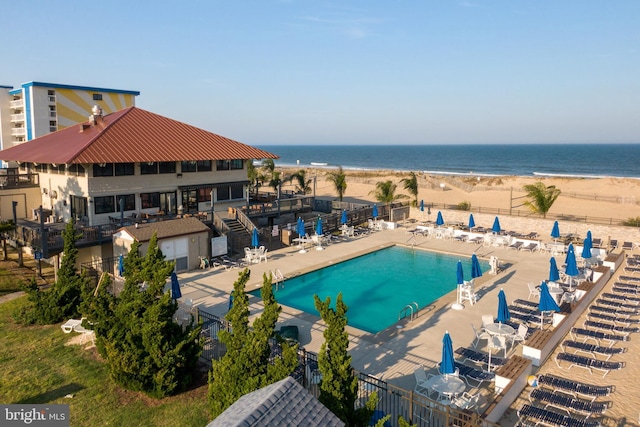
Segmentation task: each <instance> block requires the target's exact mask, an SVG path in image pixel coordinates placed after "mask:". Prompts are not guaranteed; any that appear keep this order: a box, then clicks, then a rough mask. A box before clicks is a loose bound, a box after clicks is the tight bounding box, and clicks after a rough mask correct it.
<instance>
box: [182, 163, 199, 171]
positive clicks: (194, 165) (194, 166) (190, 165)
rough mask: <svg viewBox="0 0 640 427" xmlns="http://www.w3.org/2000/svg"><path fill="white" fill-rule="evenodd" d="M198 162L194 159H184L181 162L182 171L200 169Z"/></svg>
mask: <svg viewBox="0 0 640 427" xmlns="http://www.w3.org/2000/svg"><path fill="white" fill-rule="evenodd" d="M197 168H198V163H197V162H193V161H182V162H180V169H181V171H182V173H186V172H197V171H198V169H197Z"/></svg>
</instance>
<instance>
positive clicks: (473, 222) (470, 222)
mask: <svg viewBox="0 0 640 427" xmlns="http://www.w3.org/2000/svg"><path fill="white" fill-rule="evenodd" d="M475 226H476V222H475V221H474V219H473V214H469V230H471V229H472V228H473V227H475Z"/></svg>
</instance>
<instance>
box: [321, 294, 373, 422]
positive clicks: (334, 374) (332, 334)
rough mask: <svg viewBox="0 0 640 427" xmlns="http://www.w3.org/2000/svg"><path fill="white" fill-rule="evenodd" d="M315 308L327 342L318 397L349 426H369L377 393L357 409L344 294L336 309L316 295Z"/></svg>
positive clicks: (324, 346)
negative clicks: (320, 319)
mask: <svg viewBox="0 0 640 427" xmlns="http://www.w3.org/2000/svg"><path fill="white" fill-rule="evenodd" d="M313 298H314V300H315V306H316V310H318V312H319V313H320V317H322V320H324V322H325V324H326V325H327V328H326V329H325V330H324V332H323V336H324V343H322V346H321V347H320V353H319V354H318V368H319V369H320V372H321V373H322V381H321V383H320V397H319V400H320V402H322V404H323V405H324V406H326V407H327V408H328V409H329V410H330V411H331V412H333V413H334V414H335V415H336V416H338V418H340V419H341V420H342V421H344V423H345V424H346V425H347V426H366V425H368V423H369V420H370V419H371V415H373V411H374V409H375V405H376V403H377V393H372V394H371V395H370V396H369V400H368V402H367V403H366V405H365V407H364V408H359V409H355V402H356V398H357V391H358V378H357V377H356V376H355V375H354V374H353V368H352V367H351V355H350V354H349V353H348V351H347V349H348V347H349V334H348V333H347V332H346V331H345V327H346V326H347V306H346V304H344V302H342V293H339V294H338V298H337V299H336V308H335V309H334V308H331V307H330V305H331V298H329V297H327V298H326V299H325V300H324V301H322V300H320V298H319V297H318V295H314V296H313Z"/></svg>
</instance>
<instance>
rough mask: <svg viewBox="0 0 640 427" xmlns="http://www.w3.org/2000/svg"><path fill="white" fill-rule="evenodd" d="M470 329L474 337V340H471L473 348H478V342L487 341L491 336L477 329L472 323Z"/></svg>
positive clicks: (482, 329)
mask: <svg viewBox="0 0 640 427" xmlns="http://www.w3.org/2000/svg"><path fill="white" fill-rule="evenodd" d="M471 328H473V333H474V334H475V335H476V338H475V339H474V340H473V348H476V347H478V342H480V340H487V341H488V340H489V338H491V335H489V333H488V332H486V331H485V330H484V328H480V329H478V328H476V326H475V325H474V324H473V323H472V324H471Z"/></svg>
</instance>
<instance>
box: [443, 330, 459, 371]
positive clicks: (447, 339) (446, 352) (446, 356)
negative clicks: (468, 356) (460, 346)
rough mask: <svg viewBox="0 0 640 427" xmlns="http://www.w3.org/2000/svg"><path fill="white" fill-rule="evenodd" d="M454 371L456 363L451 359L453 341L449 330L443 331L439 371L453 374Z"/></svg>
mask: <svg viewBox="0 0 640 427" xmlns="http://www.w3.org/2000/svg"><path fill="white" fill-rule="evenodd" d="M455 372H456V364H455V360H454V359H453V343H452V342H451V336H450V335H449V331H446V332H445V333H444V337H443V338H442V361H441V362H440V373H441V374H443V375H449V374H454V373H455Z"/></svg>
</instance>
